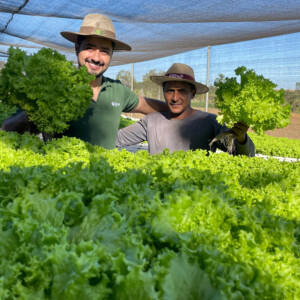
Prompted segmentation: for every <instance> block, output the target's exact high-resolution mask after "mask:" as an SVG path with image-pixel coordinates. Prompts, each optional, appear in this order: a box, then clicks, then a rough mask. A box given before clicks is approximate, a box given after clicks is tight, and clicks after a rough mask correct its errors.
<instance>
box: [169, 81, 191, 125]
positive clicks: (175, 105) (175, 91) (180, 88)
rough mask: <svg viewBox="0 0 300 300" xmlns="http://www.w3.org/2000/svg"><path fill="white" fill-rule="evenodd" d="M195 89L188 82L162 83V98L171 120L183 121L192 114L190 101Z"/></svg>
mask: <svg viewBox="0 0 300 300" xmlns="http://www.w3.org/2000/svg"><path fill="white" fill-rule="evenodd" d="M195 94H196V89H195V88H194V87H193V86H192V85H191V84H189V83H188V82H183V81H167V82H165V83H164V97H165V100H166V103H167V105H168V107H169V110H170V112H171V118H172V119H185V118H187V117H189V116H191V115H192V114H193V113H194V111H195V110H194V109H193V108H192V107H191V100H192V99H193V98H194V97H195Z"/></svg>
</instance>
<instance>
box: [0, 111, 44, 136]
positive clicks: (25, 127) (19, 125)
mask: <svg viewBox="0 0 300 300" xmlns="http://www.w3.org/2000/svg"><path fill="white" fill-rule="evenodd" d="M1 129H2V130H5V131H15V132H18V133H21V134H22V133H24V132H25V131H29V132H30V133H37V132H38V130H37V128H36V127H35V126H34V124H33V123H32V122H30V121H29V119H28V116H27V114H26V113H25V112H24V111H22V112H20V113H18V114H16V115H15V116H13V117H10V118H8V119H6V120H4V122H3V124H2V128H1Z"/></svg>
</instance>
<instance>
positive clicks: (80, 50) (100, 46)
mask: <svg viewBox="0 0 300 300" xmlns="http://www.w3.org/2000/svg"><path fill="white" fill-rule="evenodd" d="M75 49H76V53H77V58H78V65H79V67H81V66H83V65H84V66H86V67H87V68H88V71H89V73H90V74H95V75H96V77H97V78H99V77H102V74H103V73H104V72H105V71H106V70H107V68H108V67H109V64H110V61H111V57H112V54H113V45H112V42H111V41H110V40H107V39H103V38H99V37H94V36H87V37H85V38H83V39H82V41H81V42H80V43H79V44H76V46H75Z"/></svg>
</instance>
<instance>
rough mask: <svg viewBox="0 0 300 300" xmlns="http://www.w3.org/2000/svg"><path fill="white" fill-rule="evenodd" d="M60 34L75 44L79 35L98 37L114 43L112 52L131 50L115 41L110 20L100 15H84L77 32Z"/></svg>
mask: <svg viewBox="0 0 300 300" xmlns="http://www.w3.org/2000/svg"><path fill="white" fill-rule="evenodd" d="M60 34H61V35H62V36H63V37H64V38H66V39H67V40H69V41H71V42H73V43H76V41H77V37H78V36H79V35H81V36H98V37H101V38H105V39H108V40H110V41H112V42H114V44H115V48H114V50H127V51H130V50H131V47H130V46H129V45H127V44H125V43H123V42H121V41H119V40H117V39H116V32H115V28H114V25H113V23H112V21H111V19H110V18H108V17H106V16H103V15H100V14H89V15H86V16H85V17H84V19H83V21H82V24H81V27H80V30H79V32H71V31H62V32H61V33H60Z"/></svg>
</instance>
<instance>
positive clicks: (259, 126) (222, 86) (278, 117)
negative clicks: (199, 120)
mask: <svg viewBox="0 0 300 300" xmlns="http://www.w3.org/2000/svg"><path fill="white" fill-rule="evenodd" d="M235 74H236V75H237V76H240V82H238V80H237V78H236V77H231V78H228V77H226V78H225V79H224V80H217V81H215V83H214V84H215V86H216V87H217V90H216V98H215V107H216V108H218V109H220V113H219V115H218V117H217V120H218V122H219V123H221V124H223V123H226V125H227V127H229V128H232V127H233V126H234V123H237V122H245V123H246V124H247V125H248V126H250V127H251V128H252V129H253V130H254V131H255V132H256V133H258V134H262V133H263V132H265V131H266V130H273V129H275V128H283V127H285V126H287V125H289V123H290V115H291V106H290V105H289V104H285V103H284V91H283V90H282V89H281V90H275V87H276V84H274V83H273V82H272V81H270V80H269V79H266V78H264V77H263V76H262V75H257V74H256V73H255V72H254V70H253V69H250V70H248V69H247V68H246V67H244V66H242V67H239V68H237V69H235Z"/></svg>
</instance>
